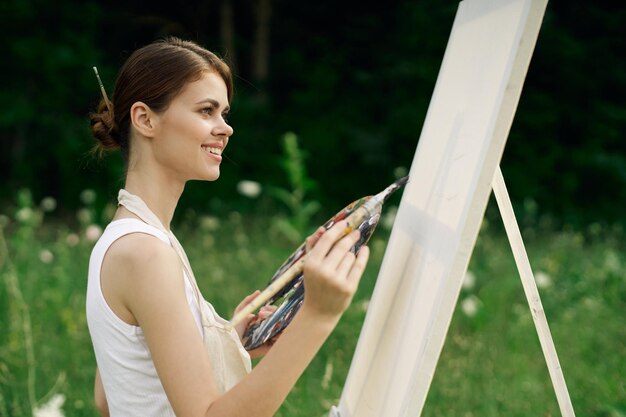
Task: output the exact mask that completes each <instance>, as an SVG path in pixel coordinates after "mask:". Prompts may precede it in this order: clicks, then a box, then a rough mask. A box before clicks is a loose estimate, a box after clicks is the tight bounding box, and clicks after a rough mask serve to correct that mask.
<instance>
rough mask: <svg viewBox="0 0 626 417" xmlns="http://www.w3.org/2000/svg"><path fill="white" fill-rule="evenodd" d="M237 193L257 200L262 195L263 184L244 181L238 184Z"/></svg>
mask: <svg viewBox="0 0 626 417" xmlns="http://www.w3.org/2000/svg"><path fill="white" fill-rule="evenodd" d="M237 192H238V193H239V194H241V195H243V196H244V197H248V198H257V197H258V196H259V194H261V184H259V183H258V182H256V181H250V180H242V181H239V183H238V184H237Z"/></svg>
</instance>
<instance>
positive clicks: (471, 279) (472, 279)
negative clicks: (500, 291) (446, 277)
mask: <svg viewBox="0 0 626 417" xmlns="http://www.w3.org/2000/svg"><path fill="white" fill-rule="evenodd" d="M475 284H476V275H474V273H473V272H472V271H470V270H469V269H468V270H467V272H465V276H464V277H463V289H464V290H471V289H472V288H474V285H475Z"/></svg>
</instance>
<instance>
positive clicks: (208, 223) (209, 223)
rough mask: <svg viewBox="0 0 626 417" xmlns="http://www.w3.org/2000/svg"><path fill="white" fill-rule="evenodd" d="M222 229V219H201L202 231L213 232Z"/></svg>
mask: <svg viewBox="0 0 626 417" xmlns="http://www.w3.org/2000/svg"><path fill="white" fill-rule="evenodd" d="M219 227H220V219H219V218H217V217H215V216H202V217H201V218H200V229H202V230H205V231H207V232H213V231H215V230H217V229H219Z"/></svg>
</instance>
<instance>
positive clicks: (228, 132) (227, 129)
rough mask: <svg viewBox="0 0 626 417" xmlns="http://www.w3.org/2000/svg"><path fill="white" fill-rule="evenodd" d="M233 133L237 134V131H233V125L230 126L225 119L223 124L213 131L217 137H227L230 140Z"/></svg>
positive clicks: (222, 120)
mask: <svg viewBox="0 0 626 417" xmlns="http://www.w3.org/2000/svg"><path fill="white" fill-rule="evenodd" d="M233 133H235V131H234V130H233V128H232V127H231V125H229V124H228V123H227V122H226V120H224V119H221V123H219V124H218V125H217V126H215V128H214V129H213V134H214V135H215V136H226V137H227V138H228V137H230V136H232V135H233Z"/></svg>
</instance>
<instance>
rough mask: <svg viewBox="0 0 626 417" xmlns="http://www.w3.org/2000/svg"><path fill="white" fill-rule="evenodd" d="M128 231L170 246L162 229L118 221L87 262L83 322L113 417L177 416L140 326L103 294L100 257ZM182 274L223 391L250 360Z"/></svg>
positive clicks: (245, 367) (97, 245)
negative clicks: (126, 318) (122, 315)
mask: <svg viewBox="0 0 626 417" xmlns="http://www.w3.org/2000/svg"><path fill="white" fill-rule="evenodd" d="M159 226H160V225H159ZM130 233H146V234H149V235H152V236H155V237H156V238H158V239H161V240H162V241H164V242H165V243H168V244H170V245H172V242H171V240H170V239H171V238H170V236H168V234H167V233H165V231H163V230H160V229H159V228H157V227H154V226H151V225H149V224H146V223H144V222H142V221H140V220H137V219H120V220H116V221H113V222H111V223H110V224H109V225H108V226H107V228H106V229H105V230H104V232H103V234H102V236H101V237H100V239H99V240H98V242H97V243H96V245H95V247H94V249H93V251H92V254H91V258H90V260H89V276H88V284H87V300H86V308H87V324H88V327H89V332H90V334H91V339H92V343H93V347H94V352H95V356H96V362H97V364H98V369H99V371H100V376H101V378H102V383H103V386H104V391H105V393H106V398H107V403H108V405H109V412H110V415H111V417H119V416H146V417H153V416H154V417H157V416H158V417H161V416H175V414H174V411H173V409H172V407H171V405H170V403H169V401H168V399H167V396H166V394H165V391H164V389H163V386H162V384H161V381H160V380H159V377H158V375H157V373H156V369H155V367H154V363H153V362H152V357H151V355H150V351H149V349H148V345H147V343H146V340H145V338H144V335H143V331H142V329H141V327H138V326H133V325H130V324H128V323H126V322H124V321H123V320H121V319H120V318H119V317H118V316H117V315H116V314H115V313H114V312H113V310H111V308H110V307H109V305H108V304H107V302H106V300H105V298H104V295H103V294H102V288H101V285H100V272H101V267H102V261H103V259H104V255H105V254H106V252H107V250H108V248H109V247H110V246H111V244H112V243H113V242H115V241H116V240H117V239H119V238H120V237H122V236H124V235H127V234H130ZM185 261H187V259H186V256H185ZM183 273H184V275H185V293H186V296H187V303H188V304H189V307H190V309H191V311H192V313H193V317H194V319H195V322H196V325H197V326H198V331H199V332H200V334H201V335H202V337H203V341H204V345H205V348H206V350H207V352H208V355H209V356H210V358H211V364H212V365H213V366H212V368H213V376H214V380H215V382H216V385H217V387H218V389H219V390H220V391H221V392H224V391H226V390H228V389H230V388H231V387H232V386H233V385H235V384H236V383H237V382H238V381H239V380H240V379H241V378H242V377H243V376H244V375H245V374H247V373H248V372H250V357H249V355H248V354H247V352H246V351H245V350H244V349H243V347H242V346H241V343H240V342H239V339H238V337H237V336H236V332H235V331H234V330H233V329H230V328H229V327H228V326H227V325H226V324H227V322H226V320H224V319H222V318H221V317H219V316H218V315H217V314H216V313H215V310H214V309H213V307H212V306H211V305H210V304H209V303H207V302H206V301H204V299H202V298H201V297H200V294H199V290H198V288H197V284H196V283H195V279H193V277H191V278H192V279H190V277H189V274H188V273H187V271H186V270H185V268H183Z"/></svg>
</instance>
